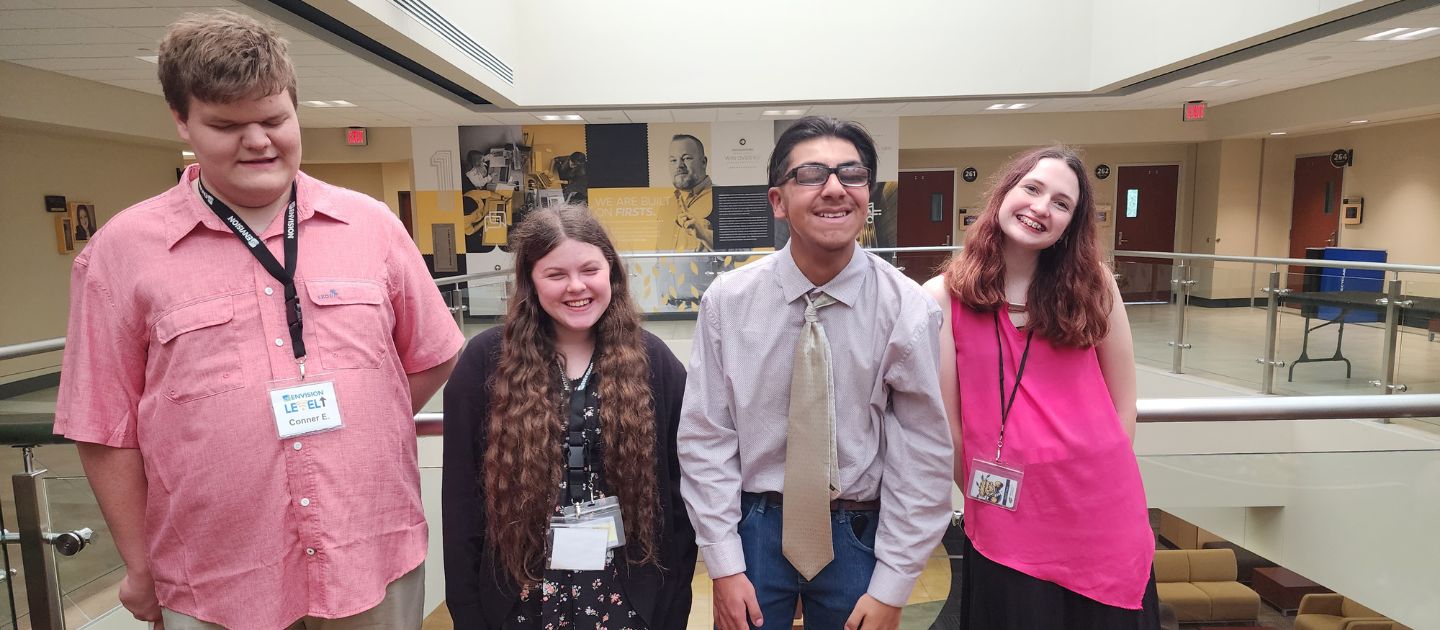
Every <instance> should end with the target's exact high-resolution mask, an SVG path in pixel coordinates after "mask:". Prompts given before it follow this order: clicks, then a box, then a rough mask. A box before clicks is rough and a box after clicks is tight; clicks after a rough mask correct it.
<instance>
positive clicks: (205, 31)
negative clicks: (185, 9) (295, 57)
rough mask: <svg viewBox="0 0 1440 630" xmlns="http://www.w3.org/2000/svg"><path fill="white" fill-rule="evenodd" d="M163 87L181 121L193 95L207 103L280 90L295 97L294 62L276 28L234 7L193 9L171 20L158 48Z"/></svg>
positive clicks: (291, 101) (158, 61)
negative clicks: (199, 12) (197, 12)
mask: <svg viewBox="0 0 1440 630" xmlns="http://www.w3.org/2000/svg"><path fill="white" fill-rule="evenodd" d="M156 52H157V53H158V57H159V59H158V60H157V61H156V64H157V65H158V66H159V69H158V70H157V73H158V75H159V78H160V89H161V91H162V92H163V93H164V94H165V102H166V103H168V104H169V105H170V109H173V110H175V113H177V114H179V115H180V120H186V119H188V118H189V117H190V97H192V96H193V97H195V100H198V101H204V102H206V103H224V104H228V103H235V102H239V101H242V100H246V99H257V98H265V97H268V96H271V95H273V94H279V93H280V91H281V90H284V91H286V92H287V93H288V94H289V96H290V104H291V105H292V106H294V105H296V100H295V67H294V66H293V65H291V63H290V53H289V47H288V44H287V43H286V42H285V39H284V38H282V37H280V34H279V33H278V32H276V31H275V29H273V28H271V27H269V26H266V25H264V24H261V23H260V22H259V21H257V20H255V19H253V18H251V17H249V16H247V15H242V14H239V13H236V12H234V11H226V10H224V9H217V10H215V11H211V12H209V13H203V14H190V15H186V16H185V17H183V18H180V19H179V20H177V21H176V22H175V23H174V24H171V25H170V29H169V31H167V32H166V33H165V39H164V40H163V41H161V42H160V48H159V49H158V50H157V51H156Z"/></svg>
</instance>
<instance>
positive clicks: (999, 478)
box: [965, 458, 1025, 511]
mask: <svg viewBox="0 0 1440 630" xmlns="http://www.w3.org/2000/svg"><path fill="white" fill-rule="evenodd" d="M971 469H972V472H971V475H970V485H969V486H968V487H967V488H966V489H965V496H968V497H970V498H972V499H974V500H976V501H981V502H984V503H989V504H991V505H998V506H1000V507H1002V508H1005V509H1007V510H1011V511H1014V510H1015V504H1016V502H1017V501H1019V500H1020V482H1021V481H1024V479H1025V471H1024V470H1021V469H1019V468H1012V467H1009V466H1004V465H1001V464H998V463H996V462H993V461H987V460H983V459H978V458H977V459H974V460H971Z"/></svg>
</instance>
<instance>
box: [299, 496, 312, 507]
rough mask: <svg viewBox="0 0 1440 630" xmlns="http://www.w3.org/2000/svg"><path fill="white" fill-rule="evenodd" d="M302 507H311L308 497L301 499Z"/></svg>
mask: <svg viewBox="0 0 1440 630" xmlns="http://www.w3.org/2000/svg"><path fill="white" fill-rule="evenodd" d="M300 507H310V499H309V498H308V497H306V498H304V499H300Z"/></svg>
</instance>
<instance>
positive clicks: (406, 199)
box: [399, 190, 415, 240]
mask: <svg viewBox="0 0 1440 630" xmlns="http://www.w3.org/2000/svg"><path fill="white" fill-rule="evenodd" d="M399 200H400V224H401V225H404V226H405V232H406V233H407V234H409V235H410V238H411V239H412V240H413V239H414V238H415V209H414V208H413V207H412V206H411V205H410V191H408V190H402V191H400V193H399Z"/></svg>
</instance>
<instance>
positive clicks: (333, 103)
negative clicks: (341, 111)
mask: <svg viewBox="0 0 1440 630" xmlns="http://www.w3.org/2000/svg"><path fill="white" fill-rule="evenodd" d="M330 106H331V107H355V106H356V105H355V104H354V103H351V102H350V101H330Z"/></svg>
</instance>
